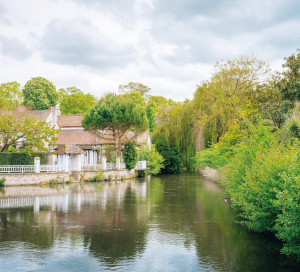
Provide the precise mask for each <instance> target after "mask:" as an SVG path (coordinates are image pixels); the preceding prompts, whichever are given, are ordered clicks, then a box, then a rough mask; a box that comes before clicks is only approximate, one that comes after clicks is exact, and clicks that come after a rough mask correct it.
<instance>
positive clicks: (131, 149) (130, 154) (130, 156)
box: [123, 142, 138, 169]
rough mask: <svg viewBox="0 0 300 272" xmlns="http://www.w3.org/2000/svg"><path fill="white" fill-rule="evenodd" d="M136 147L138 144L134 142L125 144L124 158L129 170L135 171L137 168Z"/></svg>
mask: <svg viewBox="0 0 300 272" xmlns="http://www.w3.org/2000/svg"><path fill="white" fill-rule="evenodd" d="M135 146H136V144H135V143H134V142H127V143H126V144H125V148H124V152H123V158H124V161H125V164H126V168H127V169H133V168H134V167H135V166H136V163H137V160H138V152H137V150H136V147H135Z"/></svg>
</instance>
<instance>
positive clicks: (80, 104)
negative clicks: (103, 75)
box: [58, 87, 97, 114]
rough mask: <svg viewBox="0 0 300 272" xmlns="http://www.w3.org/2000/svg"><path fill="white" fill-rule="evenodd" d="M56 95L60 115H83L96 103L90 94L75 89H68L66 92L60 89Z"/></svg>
mask: <svg viewBox="0 0 300 272" xmlns="http://www.w3.org/2000/svg"><path fill="white" fill-rule="evenodd" d="M58 93H59V97H60V98H59V102H60V112H61V114H85V113H87V112H88V111H89V110H90V109H91V108H92V107H93V106H95V104H96V102H97V99H96V97H94V96H93V95H91V94H84V93H83V92H82V91H81V90H80V89H77V88H76V87H69V88H67V89H66V90H64V89H60V90H59V91H58Z"/></svg>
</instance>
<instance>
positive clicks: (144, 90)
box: [119, 82, 151, 96]
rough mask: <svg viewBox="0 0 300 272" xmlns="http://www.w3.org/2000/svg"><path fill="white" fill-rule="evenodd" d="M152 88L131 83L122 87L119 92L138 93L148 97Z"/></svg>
mask: <svg viewBox="0 0 300 272" xmlns="http://www.w3.org/2000/svg"><path fill="white" fill-rule="evenodd" d="M150 90H151V89H150V88H149V87H147V86H146V85H144V84H142V83H136V82H129V83H128V84H127V85H120V86H119V91H120V92H121V93H131V92H138V93H140V95H141V96H147V95H148V94H149V92H150Z"/></svg>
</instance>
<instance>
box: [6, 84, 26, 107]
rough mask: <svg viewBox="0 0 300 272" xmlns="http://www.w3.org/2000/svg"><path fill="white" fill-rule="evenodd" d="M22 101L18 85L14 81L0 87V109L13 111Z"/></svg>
mask: <svg viewBox="0 0 300 272" xmlns="http://www.w3.org/2000/svg"><path fill="white" fill-rule="evenodd" d="M22 100H23V94H22V92H21V90H20V84H19V83H18V82H16V81H14V82H7V83H2V84H1V85H0V109H2V110H3V109H15V108H16V106H18V105H20V104H21V103H22Z"/></svg>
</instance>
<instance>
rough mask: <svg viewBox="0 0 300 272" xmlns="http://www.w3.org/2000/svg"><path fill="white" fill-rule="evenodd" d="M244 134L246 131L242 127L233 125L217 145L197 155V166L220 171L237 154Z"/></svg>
mask: <svg viewBox="0 0 300 272" xmlns="http://www.w3.org/2000/svg"><path fill="white" fill-rule="evenodd" d="M244 133H245V129H242V128H241V126H240V125H238V124H235V125H233V126H232V127H231V128H230V129H229V131H228V132H226V133H225V135H224V136H223V137H221V138H220V141H219V142H218V143H217V144H215V145H213V146H211V148H208V149H205V150H203V151H201V152H199V153H198V154H197V156H196V164H197V166H199V167H203V166H209V167H211V168H214V169H219V168H221V167H223V166H224V165H226V164H227V163H228V162H229V160H230V158H232V156H233V155H234V154H235V153H236V145H237V144H238V143H239V142H240V141H241V139H242V136H243V135H244Z"/></svg>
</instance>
